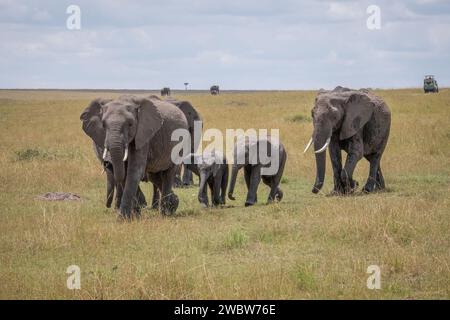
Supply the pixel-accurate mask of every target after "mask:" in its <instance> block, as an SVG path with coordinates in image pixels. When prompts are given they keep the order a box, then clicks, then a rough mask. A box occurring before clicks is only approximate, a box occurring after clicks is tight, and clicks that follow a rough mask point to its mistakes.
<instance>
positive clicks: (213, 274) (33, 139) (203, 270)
mask: <svg viewBox="0 0 450 320" xmlns="http://www.w3.org/2000/svg"><path fill="white" fill-rule="evenodd" d="M377 93H378V94H379V95H380V96H382V97H383V98H384V99H385V100H386V102H387V103H388V104H389V106H390V107H391V110H392V115H393V118H392V130H391V137H390V141H389V143H388V147H387V149H386V152H385V155H384V157H383V159H382V167H383V171H384V175H385V179H386V184H387V188H388V189H387V191H386V192H382V193H375V194H370V195H363V194H361V193H357V194H355V195H353V196H347V197H336V196H328V193H329V192H330V191H331V189H332V179H331V170H330V168H331V164H330V162H328V163H327V169H328V170H327V175H326V183H325V186H324V188H323V191H322V192H321V193H320V194H318V195H314V194H312V193H311V188H312V184H313V181H314V174H315V163H314V157H313V154H312V153H307V154H305V155H304V154H303V148H304V146H305V144H306V143H307V141H308V140H309V138H310V136H311V132H312V123H311V122H310V119H309V117H308V116H307V115H309V114H310V109H311V107H312V105H313V103H314V97H315V93H314V92H312V91H299V92H294V91H290V92H246V93H239V92H235V93H227V92H223V93H221V95H219V96H211V95H209V94H207V93H191V94H187V95H186V93H184V92H182V94H184V96H183V95H181V93H180V94H178V93H175V95H176V97H178V98H186V99H189V100H190V101H191V102H192V103H193V104H194V105H195V106H196V107H197V108H198V109H199V111H200V112H201V114H202V116H203V118H204V121H205V128H219V129H221V130H224V129H226V128H243V129H246V128H279V129H280V135H281V140H282V141H283V143H284V144H285V146H286V149H287V151H288V162H287V165H286V169H285V177H284V178H283V181H282V185H281V187H282V189H283V192H284V199H283V201H282V202H281V203H275V204H272V205H266V204H265V200H266V198H267V195H268V189H267V187H266V186H264V185H263V184H261V186H260V188H259V191H258V199H259V203H258V204H257V205H256V206H254V207H250V208H245V207H244V201H245V192H246V191H245V187H244V182H243V176H242V173H241V174H240V176H239V179H238V183H237V186H236V191H235V195H236V197H237V200H236V201H228V202H227V207H225V208H222V209H201V208H200V205H199V203H198V202H197V189H196V188H188V189H176V190H175V192H176V193H177V194H178V195H179V197H180V206H179V208H178V211H177V213H176V215H175V216H174V217H162V216H160V215H159V214H158V213H157V212H155V211H151V210H149V209H145V210H144V212H143V218H142V219H141V220H140V221H133V222H131V223H124V222H119V221H117V216H116V213H115V212H114V210H112V209H107V208H105V206H104V202H105V193H106V190H105V176H102V174H101V166H100V164H99V163H98V161H97V159H96V157H95V155H94V153H93V150H92V145H91V141H90V139H89V138H88V137H87V136H86V135H85V134H84V133H83V132H82V130H81V123H80V121H79V115H80V113H81V111H82V110H83V109H84V108H85V106H87V104H88V103H89V101H90V100H91V99H93V98H95V97H105V98H106V97H115V96H118V95H119V93H115V92H77V91H31V90H30V91H7V90H3V91H0V142H1V143H0V203H1V211H0V298H3V299H11V298H24V299H36V298H49V299H62V298H68V299H72V298H73V299H124V298H132V299H169V298H173V299H197V298H198V299H217V298H224V299H283V298H284V299H303V298H306V299H315V298H325V299H330V298H338V299H345V298H357V299H370V298H374V299H381V298H384V299H397V298H398V299H420V298H425V299H428V298H441V299H448V298H450V267H449V265H450V232H449V231H450V200H449V191H450V188H449V187H450V138H449V135H450V132H449V129H448V128H449V127H450V109H449V107H450V90H449V89H443V90H441V92H440V93H439V94H428V95H424V94H422V93H421V90H419V89H417V90H381V91H377ZM367 173H368V164H367V162H366V161H364V160H363V161H361V162H360V163H359V165H358V167H357V170H356V172H355V178H356V180H358V181H359V183H360V187H361V186H362V185H363V184H364V182H365V179H366V177H367ZM142 187H143V190H144V193H145V194H146V197H147V199H148V200H149V199H150V197H151V187H150V185H148V184H143V185H142ZM50 191H63V192H72V193H76V194H78V195H80V196H81V197H82V201H73V202H71V201H68V202H48V201H41V200H38V199H36V196H37V195H41V194H44V193H46V192H50ZM72 264H76V265H78V266H80V268H81V290H73V291H72V290H68V289H67V287H66V279H67V276H68V275H67V274H66V273H65V272H66V269H67V267H68V266H69V265H72ZM372 264H376V265H379V266H380V268H381V285H382V288H381V290H369V289H367V287H366V280H367V277H368V276H369V274H367V273H366V270H367V267H368V266H369V265H372Z"/></svg>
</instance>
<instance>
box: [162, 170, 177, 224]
mask: <svg viewBox="0 0 450 320" xmlns="http://www.w3.org/2000/svg"><path fill="white" fill-rule="evenodd" d="M176 170H177V166H173V167H171V168H169V169H167V170H165V171H163V172H162V173H161V180H162V189H161V190H162V192H161V213H162V214H165V215H171V214H173V213H175V211H177V208H178V204H179V199H178V196H177V195H176V194H175V193H174V192H173V190H172V187H173V181H174V179H175V173H176Z"/></svg>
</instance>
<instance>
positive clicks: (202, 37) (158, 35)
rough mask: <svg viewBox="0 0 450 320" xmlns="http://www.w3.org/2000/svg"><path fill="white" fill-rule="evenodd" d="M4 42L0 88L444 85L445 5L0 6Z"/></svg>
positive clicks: (5, 2)
mask: <svg viewBox="0 0 450 320" xmlns="http://www.w3.org/2000/svg"><path fill="white" fill-rule="evenodd" d="M71 4H75V5H78V6H79V7H80V9H81V29H80V30H69V29H68V28H67V27H66V20H67V18H68V17H69V14H67V13H66V9H67V7H68V6H69V5H71ZM369 5H377V6H378V7H379V8H380V10H381V28H380V29H379V30H369V29H368V28H367V25H366V21H367V18H368V17H369V16H370V14H368V13H367V12H366V10H367V7H368V6H369ZM0 39H1V41H0V88H113V89H120V88H127V89H153V88H156V89H159V88H161V87H163V86H169V87H171V88H183V83H184V82H189V83H190V88H192V89H205V88H209V86H210V85H212V84H219V85H220V86H221V89H318V88H333V87H335V86H337V85H343V86H349V87H355V88H360V87H372V88H377V87H382V88H397V87H419V86H421V85H422V80H423V76H424V75H425V74H434V75H436V78H437V80H438V82H439V84H440V86H441V87H443V86H449V85H450V1H449V0H410V1H407V0H405V1H395V0H394V1H389V0H379V1H377V0H369V1H352V0H347V1H327V0H308V1H297V0H273V1H272V0H238V1H235V0H212V1H211V0H208V1H207V0H186V1H181V0H178V1H175V0H172V1H171V0H169V1H168V0H161V1H160V0H151V1H111V0H108V1H106V0H105V1H94V0H90V1H81V0H71V1H44V0H40V1H35V0H30V1H17V0H0Z"/></svg>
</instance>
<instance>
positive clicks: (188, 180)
mask: <svg viewBox="0 0 450 320" xmlns="http://www.w3.org/2000/svg"><path fill="white" fill-rule="evenodd" d="M193 184H194V179H193V177H192V171H191V170H189V169H188V168H187V167H186V166H185V165H183V185H184V186H190V185H193Z"/></svg>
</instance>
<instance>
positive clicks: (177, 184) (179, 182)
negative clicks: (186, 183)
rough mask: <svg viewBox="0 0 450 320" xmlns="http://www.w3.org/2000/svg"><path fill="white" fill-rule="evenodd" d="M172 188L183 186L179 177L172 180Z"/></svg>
mask: <svg viewBox="0 0 450 320" xmlns="http://www.w3.org/2000/svg"><path fill="white" fill-rule="evenodd" d="M173 187H174V188H181V187H183V181H181V179H180V178H179V177H175V181H174V182H173Z"/></svg>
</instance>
